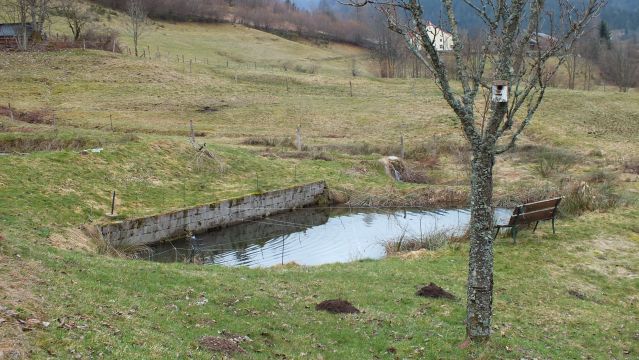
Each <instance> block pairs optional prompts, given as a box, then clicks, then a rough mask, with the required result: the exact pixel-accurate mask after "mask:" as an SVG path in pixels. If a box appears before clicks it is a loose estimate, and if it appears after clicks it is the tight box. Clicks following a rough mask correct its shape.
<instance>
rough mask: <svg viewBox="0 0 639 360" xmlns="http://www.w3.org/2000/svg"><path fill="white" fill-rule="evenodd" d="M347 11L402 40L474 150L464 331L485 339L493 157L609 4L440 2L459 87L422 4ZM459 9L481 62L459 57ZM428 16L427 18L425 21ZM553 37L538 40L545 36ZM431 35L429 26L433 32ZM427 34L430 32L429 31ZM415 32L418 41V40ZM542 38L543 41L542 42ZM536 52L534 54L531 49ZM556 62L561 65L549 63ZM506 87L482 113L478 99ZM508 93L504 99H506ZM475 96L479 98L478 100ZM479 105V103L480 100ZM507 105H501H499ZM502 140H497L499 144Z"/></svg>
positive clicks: (375, 1) (513, 137)
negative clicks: (377, 17) (370, 13)
mask: <svg viewBox="0 0 639 360" xmlns="http://www.w3.org/2000/svg"><path fill="white" fill-rule="evenodd" d="M350 1H351V2H350V3H349V5H352V6H365V5H367V4H372V5H373V6H375V7H376V8H377V9H378V10H379V11H380V12H381V13H382V14H384V15H385V19H386V21H387V26H388V27H389V28H390V29H391V30H393V31H395V32H396V33H398V34H400V35H401V36H403V38H404V40H405V43H406V45H407V46H408V47H409V48H410V50H411V51H412V53H413V54H414V55H415V56H416V57H417V58H419V59H420V60H421V62H422V63H423V64H424V65H425V66H426V68H427V69H428V70H429V71H430V72H431V73H432V74H433V77H434V78H435V84H436V85H437V86H438V87H439V90H440V91H441V93H442V95H443V97H444V99H445V100H446V102H447V103H448V105H449V106H450V108H451V109H452V110H453V112H454V113H455V114H456V115H457V118H458V119H459V121H460V123H461V128H462V132H463V134H464V136H465V137H466V139H467V141H468V142H469V144H470V147H471V151H472V160H471V167H472V176H471V193H470V196H471V199H470V208H471V220H470V254H469V264H468V266H469V269H468V285H467V289H468V293H467V297H468V303H467V316H466V331H467V335H468V339H469V340H473V341H481V340H486V339H488V338H489V337H490V323H491V317H492V301H493V236H494V235H493V201H492V197H493V166H494V163H495V157H496V155H498V154H501V153H504V152H506V151H508V150H510V149H512V148H513V147H514V146H515V143H516V141H517V138H518V137H519V136H520V135H521V133H522V131H523V130H524V128H525V127H526V126H527V125H528V124H530V122H531V121H532V119H533V116H534V114H535V112H536V111H537V109H538V108H539V105H540V104H541V102H542V100H543V98H544V94H545V91H546V87H547V84H548V80H549V79H551V78H552V76H553V75H554V73H555V72H556V70H557V68H558V67H559V66H560V65H561V64H562V63H563V62H564V60H565V54H566V51H567V50H568V49H570V48H571V47H572V45H573V44H574V42H575V40H576V39H577V38H579V37H580V36H581V35H582V33H583V31H584V27H585V26H586V24H587V23H588V22H589V21H590V20H591V19H592V18H593V17H595V16H596V15H597V14H598V13H599V11H600V10H601V8H602V7H603V5H604V4H605V3H606V0H583V1H581V2H580V3H579V4H577V3H578V2H577V1H564V0H558V1H557V2H555V3H554V4H555V7H553V9H555V10H554V11H552V10H551V9H550V8H547V7H546V5H547V4H546V3H547V2H548V3H550V1H546V0H508V1H505V0H461V1H455V2H453V0H442V1H441V3H442V6H443V14H444V15H443V18H444V19H443V21H442V23H441V24H440V27H446V28H447V29H448V30H449V32H450V33H451V35H452V40H453V56H454V64H455V66H454V69H453V73H454V75H455V77H456V78H458V79H459V84H457V83H454V84H453V83H451V74H449V72H448V71H447V69H446V66H445V64H444V61H443V56H442V54H441V53H440V52H439V51H438V48H437V46H436V45H437V44H435V41H434V39H435V36H430V35H433V34H432V30H429V27H428V22H427V17H430V18H431V19H435V18H437V16H436V14H424V11H423V9H422V5H421V3H420V1H419V0H350ZM460 11H464V12H470V13H472V14H474V16H477V17H478V18H479V19H481V22H482V23H483V28H482V30H481V38H482V39H483V44H482V45H483V46H482V49H481V58H480V60H479V63H478V64H476V65H473V66H471V65H470V64H469V63H468V62H467V61H466V60H465V59H464V44H463V41H462V40H461V30H460V28H459V25H458V23H457V18H458V15H459V12H460ZM429 15H430V16H429ZM544 28H548V30H547V31H546V32H549V33H550V35H544V34H542V30H544ZM430 29H432V28H430ZM429 32H430V33H429ZM414 34H417V35H419V36H418V37H417V38H418V39H419V40H420V41H419V42H416V41H415V36H414ZM542 37H543V39H542ZM533 42H534V43H535V44H542V43H543V44H544V46H535V47H534V48H533V49H534V50H531V47H530V44H531V43H533ZM550 59H557V60H558V61H549V60H550ZM496 84H500V85H499V86H502V87H503V86H504V85H508V86H509V90H510V92H509V93H508V91H507V90H506V89H505V88H502V89H501V90H502V91H503V93H502V94H501V95H502V96H498V97H495V98H494V100H493V101H490V102H489V103H488V104H487V106H488V109H482V108H481V107H482V101H481V99H482V96H481V95H482V94H485V93H487V92H491V91H493V87H495V88H497V85H496ZM506 94H508V98H507V100H506V99H504V96H503V95H506ZM478 95H480V97H479V99H477V97H478ZM477 100H479V101H477ZM504 100H506V101H504ZM500 139H502V140H501V141H499V140H500Z"/></svg>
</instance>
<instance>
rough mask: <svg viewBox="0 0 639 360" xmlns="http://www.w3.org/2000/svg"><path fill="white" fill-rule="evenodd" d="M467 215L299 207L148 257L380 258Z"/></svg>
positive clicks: (229, 260)
mask: <svg viewBox="0 0 639 360" xmlns="http://www.w3.org/2000/svg"><path fill="white" fill-rule="evenodd" d="M509 214H510V212H509V211H508V210H498V211H497V212H496V215H497V216H498V217H504V216H508V215H509ZM469 220H470V213H469V212H468V211H466V210H436V211H425V210H419V209H402V210H397V209H393V210H371V209H335V208H333V209H327V208H323V209H301V210H296V211H293V212H289V213H285V214H279V215H274V216H271V217H268V218H264V219H260V220H255V221H251V222H247V223H243V224H240V225H235V226H230V227H227V228H223V229H219V230H215V231H211V232H209V233H206V234H202V235H198V236H197V237H196V239H188V240H187V239H185V240H182V241H174V242H172V243H165V244H160V245H157V246H155V247H153V254H152V255H150V260H154V261H160V262H173V261H198V262H203V263H207V264H223V265H230V266H234V265H244V266H251V267H258V266H260V267H261V266H273V265H277V264H286V263H289V262H295V263H297V264H300V265H319V264H326V263H334V262H347V261H353V260H358V259H365V258H370V259H378V258H381V257H383V256H384V246H383V243H384V242H385V241H386V240H389V239H393V238H397V237H399V236H401V235H402V234H405V236H419V235H420V234H428V233H430V232H433V231H438V230H449V231H451V232H452V233H461V232H463V231H464V230H465V228H466V226H467V224H468V222H469Z"/></svg>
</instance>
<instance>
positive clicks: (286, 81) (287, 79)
mask: <svg viewBox="0 0 639 360" xmlns="http://www.w3.org/2000/svg"><path fill="white" fill-rule="evenodd" d="M286 91H287V92H288V76H287V77H286Z"/></svg>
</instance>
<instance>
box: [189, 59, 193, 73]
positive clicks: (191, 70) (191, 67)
mask: <svg viewBox="0 0 639 360" xmlns="http://www.w3.org/2000/svg"><path fill="white" fill-rule="evenodd" d="M192 72H193V62H192V61H191V59H189V74H190V73H192Z"/></svg>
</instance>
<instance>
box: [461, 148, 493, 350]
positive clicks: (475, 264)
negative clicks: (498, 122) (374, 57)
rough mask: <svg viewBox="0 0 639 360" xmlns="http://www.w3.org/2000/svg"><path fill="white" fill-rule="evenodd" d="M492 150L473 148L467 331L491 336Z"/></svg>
mask: <svg viewBox="0 0 639 360" xmlns="http://www.w3.org/2000/svg"><path fill="white" fill-rule="evenodd" d="M493 164H494V155H493V151H486V149H479V150H474V151H473V160H472V177H471V200H470V202H471V204H470V208H471V217H470V254H469V264H468V304H467V310H468V314H467V316H466V332H467V335H468V336H469V337H470V339H472V340H473V341H483V340H488V338H489V337H490V319H491V315H492V304H493V295H492V294H493V209H492V198H493Z"/></svg>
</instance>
